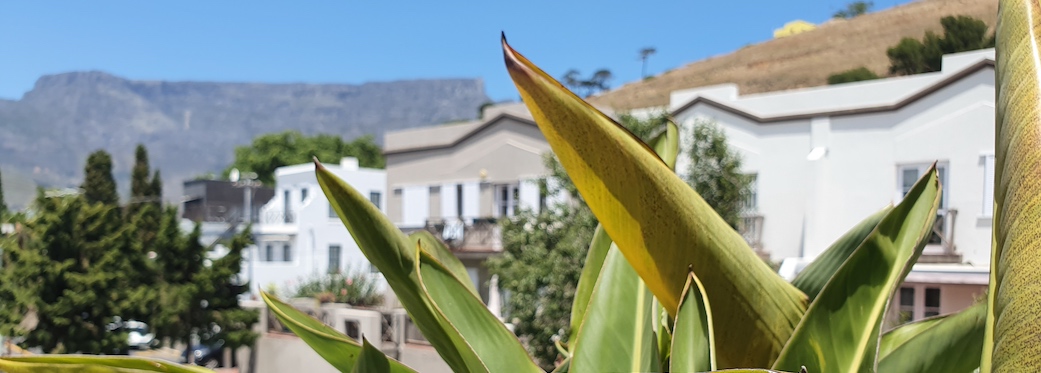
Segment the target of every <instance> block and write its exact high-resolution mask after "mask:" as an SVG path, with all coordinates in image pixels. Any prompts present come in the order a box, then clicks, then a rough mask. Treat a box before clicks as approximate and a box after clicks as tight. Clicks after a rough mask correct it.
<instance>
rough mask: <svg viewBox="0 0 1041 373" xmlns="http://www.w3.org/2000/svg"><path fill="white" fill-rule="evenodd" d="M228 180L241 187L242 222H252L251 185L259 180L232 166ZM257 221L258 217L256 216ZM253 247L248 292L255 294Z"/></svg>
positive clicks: (250, 256) (254, 253)
mask: <svg viewBox="0 0 1041 373" xmlns="http://www.w3.org/2000/svg"><path fill="white" fill-rule="evenodd" d="M228 180H229V181H231V182H232V183H234V185H235V187H236V188H243V204H244V205H245V206H244V207H245V208H244V209H243V212H242V222H241V223H242V224H247V225H248V224H250V223H252V222H253V187H255V186H259V185H260V182H259V181H257V173H256V172H239V169H237V168H233V169H231V172H229V173H228ZM257 220H258V221H259V217H258V218H257ZM253 247H254V248H253V249H250V250H249V283H250V284H249V292H250V294H253V295H256V292H255V291H254V290H253V285H254V281H253V280H254V279H253V266H254V264H253V263H254V262H255V261H256V260H255V259H254V258H255V257H256V245H253Z"/></svg>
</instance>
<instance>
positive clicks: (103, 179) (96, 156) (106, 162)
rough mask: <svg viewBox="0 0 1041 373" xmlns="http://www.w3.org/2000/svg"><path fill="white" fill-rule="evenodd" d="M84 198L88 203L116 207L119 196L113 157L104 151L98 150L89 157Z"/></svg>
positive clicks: (84, 182)
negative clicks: (113, 168) (113, 174)
mask: <svg viewBox="0 0 1041 373" xmlns="http://www.w3.org/2000/svg"><path fill="white" fill-rule="evenodd" d="M84 175H85V176H84V179H83V185H82V186H81V187H80V188H82V189H83V196H84V198H86V200H87V202H88V203H102V204H106V205H116V204H118V203H119V195H118V194H116V180H115V179H113V178H112V156H110V155H109V154H108V152H106V151H104V150H98V151H96V152H93V153H91V154H90V156H89V157H87V166H86V168H84Z"/></svg>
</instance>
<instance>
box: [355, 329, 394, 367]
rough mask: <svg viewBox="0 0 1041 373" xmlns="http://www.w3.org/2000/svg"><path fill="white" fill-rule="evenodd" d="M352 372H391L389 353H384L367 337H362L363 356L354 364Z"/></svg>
mask: <svg viewBox="0 0 1041 373" xmlns="http://www.w3.org/2000/svg"><path fill="white" fill-rule="evenodd" d="M351 372H353V373H389V372H390V362H389V361H388V360H387V355H384V354H383V351H380V350H379V349H377V348H376V347H373V346H372V344H370V343H369V340H368V339H367V338H365V337H362V344H361V356H359V357H358V362H357V363H355V364H354V368H353V369H351Z"/></svg>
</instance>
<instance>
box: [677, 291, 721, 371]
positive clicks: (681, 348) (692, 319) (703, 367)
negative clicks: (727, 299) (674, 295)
mask: <svg viewBox="0 0 1041 373" xmlns="http://www.w3.org/2000/svg"><path fill="white" fill-rule="evenodd" d="M684 287H685V288H686V289H687V291H686V292H685V294H684V297H683V300H682V301H681V303H680V313H679V315H677V316H676V325H675V328H674V329H675V330H674V331H673V333H672V354H673V355H672V358H671V360H670V362H671V364H672V369H671V370H670V371H672V372H704V371H709V370H714V369H716V357H715V353H714V352H713V351H712V346H713V345H714V344H715V343H714V342H713V339H715V338H714V337H713V333H712V307H710V306H709V304H708V300H706V299H705V286H704V285H702V284H701V281H699V280H698V277H697V276H695V275H694V273H691V274H690V277H688V278H687V285H686V286H684Z"/></svg>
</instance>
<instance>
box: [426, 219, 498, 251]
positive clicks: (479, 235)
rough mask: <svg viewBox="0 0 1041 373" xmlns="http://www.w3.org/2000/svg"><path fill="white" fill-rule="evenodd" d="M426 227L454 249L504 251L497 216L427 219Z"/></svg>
mask: <svg viewBox="0 0 1041 373" xmlns="http://www.w3.org/2000/svg"><path fill="white" fill-rule="evenodd" d="M425 229H426V230H427V231H429V232H430V233H433V234H434V236H435V237H437V238H440V239H441V241H444V242H445V243H446V244H448V247H449V248H451V249H452V250H453V251H459V252H499V251H502V231H501V230H500V228H499V224H498V222H497V221H496V219H495V218H448V219H427V221H426V226H425Z"/></svg>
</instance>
